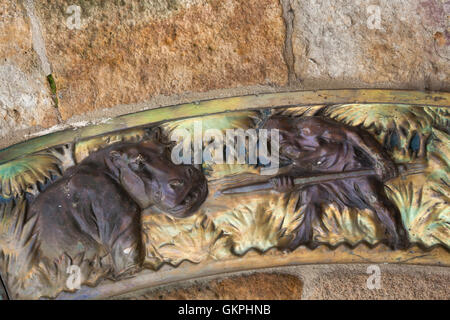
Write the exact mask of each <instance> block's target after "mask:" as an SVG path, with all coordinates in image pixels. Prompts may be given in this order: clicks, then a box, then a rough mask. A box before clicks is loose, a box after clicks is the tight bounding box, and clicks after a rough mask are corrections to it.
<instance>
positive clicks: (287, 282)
mask: <svg viewBox="0 0 450 320" xmlns="http://www.w3.org/2000/svg"><path fill="white" fill-rule="evenodd" d="M301 295H302V282H301V281H300V279H299V278H298V277H296V276H294V275H289V274H281V273H278V274H276V273H254V274H250V275H240V276H232V277H228V278H225V279H221V280H212V281H207V282H198V283H197V284H193V285H188V286H184V287H180V286H177V287H168V288H158V289H154V290H149V291H147V292H145V293H142V294H136V295H131V296H128V297H125V298H126V299H139V300H141V299H145V300H173V299H194V300H215V299H219V300H250V299H255V300H299V299H300V298H301Z"/></svg>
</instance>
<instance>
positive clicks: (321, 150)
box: [264, 116, 408, 249]
mask: <svg viewBox="0 0 450 320" xmlns="http://www.w3.org/2000/svg"><path fill="white" fill-rule="evenodd" d="M264 128H267V129H278V130H279V134H280V142H279V145H280V151H279V154H280V160H281V161H284V162H288V163H290V171H289V173H288V175H285V176H282V177H277V178H273V184H274V187H275V188H276V189H277V190H279V191H284V192H285V191H291V190H293V189H295V188H296V186H295V185H294V180H293V179H294V177H296V176H305V175H310V174H316V173H332V172H345V171H352V170H358V169H368V168H371V167H373V168H375V171H376V173H377V174H376V175H375V176H366V177H359V178H347V179H342V180H335V181H329V182H323V183H319V184H315V185H309V186H304V187H302V188H301V193H302V196H301V199H302V201H303V202H306V203H302V201H300V202H299V204H298V206H299V208H300V207H301V206H302V205H305V209H304V214H305V217H304V220H303V223H302V225H301V226H300V228H299V229H298V231H297V234H296V236H295V239H294V240H293V242H292V243H291V244H290V248H292V249H294V248H295V247H297V246H298V245H299V244H308V243H310V242H311V241H312V240H313V239H312V222H313V220H316V219H318V218H319V217H320V213H321V207H322V205H323V204H324V203H330V202H333V203H335V204H337V205H339V206H341V207H345V206H347V207H356V208H358V209H370V210H373V211H374V212H375V213H376V216H377V218H378V219H379V221H380V223H381V224H382V225H383V226H384V227H385V229H386V237H387V242H388V244H389V245H390V246H391V247H393V248H397V249H398V248H404V247H405V246H406V244H407V242H408V239H407V235H406V233H405V231H404V228H403V226H402V222H401V216H400V212H399V211H398V209H397V208H396V207H395V205H394V204H393V203H391V202H390V200H389V199H388V198H387V196H386V194H385V192H384V185H383V182H384V181H386V180H389V179H392V178H395V177H396V176H397V175H398V171H397V168H396V165H395V163H394V162H393V160H392V159H391V157H390V156H389V155H388V154H387V153H386V152H385V151H384V150H383V148H382V147H381V146H380V144H379V143H378V142H377V141H376V140H375V139H374V138H373V137H372V136H370V134H368V133H367V132H365V131H364V130H361V129H357V128H353V127H349V126H346V125H344V124H342V123H338V122H336V121H333V120H330V119H326V118H322V117H303V118H300V119H295V118H291V117H286V116H274V117H272V118H270V119H269V120H268V121H267V123H266V124H265V126H264Z"/></svg>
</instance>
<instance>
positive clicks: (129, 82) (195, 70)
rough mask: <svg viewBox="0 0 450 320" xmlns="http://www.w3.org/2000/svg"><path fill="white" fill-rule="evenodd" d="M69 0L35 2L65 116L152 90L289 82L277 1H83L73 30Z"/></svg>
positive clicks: (139, 97) (138, 99)
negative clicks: (70, 26) (77, 25)
mask: <svg viewBox="0 0 450 320" xmlns="http://www.w3.org/2000/svg"><path fill="white" fill-rule="evenodd" d="M72 4H74V2H73V1H72V0H58V1H54V0H48V1H42V0H41V1H37V3H36V7H37V11H38V12H39V15H40V18H41V21H43V22H44V23H43V25H44V29H45V31H44V37H45V40H46V44H47V51H48V55H49V60H50V61H51V63H52V66H53V72H54V75H55V78H56V83H57V86H58V94H59V101H60V110H61V114H62V117H63V119H68V118H70V117H71V116H72V115H75V114H83V113H85V112H87V111H90V110H94V109H99V108H108V107H112V106H115V105H118V104H129V103H136V102H141V101H146V100H148V99H150V98H151V97H152V96H155V95H172V94H177V93H182V92H189V91H194V92H202V91H207V90H211V89H217V88H230V87H237V86H245V85H253V84H275V85H284V84H285V83H286V81H287V68H286V65H285V63H284V60H283V44H284V30H285V28H284V23H283V19H282V10H281V6H280V4H279V2H278V1H277V0H261V1H247V0H228V1H218V0H211V1H203V0H195V1H194V0H170V1H169V0H167V1H150V0H147V1H137V0H133V1H100V0H99V1H83V2H78V4H80V8H81V15H80V18H81V19H80V29H77V28H74V29H72V30H70V29H69V27H68V25H70V24H71V23H72V24H73V23H74V22H75V20H74V18H75V16H74V14H75V13H74V12H73V13H72V14H67V13H66V10H67V8H68V7H69V6H70V5H72ZM68 19H69V20H68ZM67 22H69V24H67Z"/></svg>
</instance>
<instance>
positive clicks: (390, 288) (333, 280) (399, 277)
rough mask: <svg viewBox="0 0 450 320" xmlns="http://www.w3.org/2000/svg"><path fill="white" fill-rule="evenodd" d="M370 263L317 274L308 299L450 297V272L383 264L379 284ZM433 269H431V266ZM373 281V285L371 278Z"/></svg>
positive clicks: (421, 298)
mask: <svg viewBox="0 0 450 320" xmlns="http://www.w3.org/2000/svg"><path fill="white" fill-rule="evenodd" d="M367 267H368V266H362V267H353V266H351V265H350V266H343V267H340V268H335V269H336V270H334V271H332V272H326V273H323V274H321V275H319V276H318V277H317V278H314V279H313V281H312V286H313V288H311V290H310V292H309V293H308V296H307V297H305V296H304V298H307V299H313V300H315V299H319V300H323V299H325V300H329V299H333V300H334V299H338V300H355V299H356V300H423V299H425V300H442V299H443V300H448V299H450V286H449V285H448V284H449V283H450V274H449V272H448V271H438V272H436V271H435V269H436V268H435V269H434V270H433V271H432V272H429V270H428V269H427V267H420V268H419V267H413V266H396V268H386V267H385V266H382V265H379V266H378V267H379V268H380V274H379V275H380V282H379V287H377V286H376V285H375V284H376V282H374V279H372V278H369V277H370V276H372V275H373V274H374V272H373V270H372V271H370V272H369V274H368V273H367ZM430 270H431V269H430ZM368 280H369V282H370V285H371V289H369V287H368V285H367V282H368Z"/></svg>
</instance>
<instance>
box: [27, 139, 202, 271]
mask: <svg viewBox="0 0 450 320" xmlns="http://www.w3.org/2000/svg"><path fill="white" fill-rule="evenodd" d="M207 193H208V188H207V183H206V179H205V177H204V175H203V174H202V172H201V171H199V170H198V169H196V168H195V167H194V166H191V165H175V164H173V163H172V162H171V159H170V154H169V152H168V149H167V147H166V146H165V145H163V144H161V143H159V142H154V141H150V142H141V143H119V144H115V145H112V146H109V147H107V148H105V149H102V150H100V151H97V152H95V153H93V154H91V155H90V156H89V157H87V158H86V159H85V160H83V161H82V162H81V163H80V164H78V165H76V166H74V167H72V168H70V169H68V170H67V171H66V172H65V174H64V175H63V177H62V178H60V179H59V180H57V181H56V182H55V183H53V184H52V185H50V186H49V187H48V188H47V189H46V190H45V191H44V192H42V193H41V194H40V195H38V196H37V197H36V199H35V200H34V201H33V202H32V203H31V205H30V210H29V211H28V218H31V217H33V216H35V215H37V216H38V219H37V233H38V235H39V239H40V249H41V252H42V254H43V255H44V256H45V257H48V258H50V259H52V260H55V259H58V258H59V257H61V255H64V254H65V255H68V256H70V257H75V256H77V255H80V254H83V255H84V258H85V259H93V258H94V257H96V256H100V257H102V258H106V259H107V261H109V262H110V264H111V265H112V267H111V269H112V270H111V274H112V277H113V278H118V277H120V276H122V275H126V274H130V273H132V272H134V271H136V270H138V269H139V268H140V267H141V265H142V263H143V260H144V245H143V241H142V239H141V238H142V234H141V211H142V210H144V209H146V208H149V207H151V206H155V207H157V208H158V209H159V210H160V211H162V212H165V213H167V214H169V215H172V216H174V217H178V218H183V217H187V216H189V215H191V214H192V213H194V212H195V210H196V209H197V208H198V207H199V206H200V205H201V204H202V203H203V202H204V200H205V198H206V196H207Z"/></svg>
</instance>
